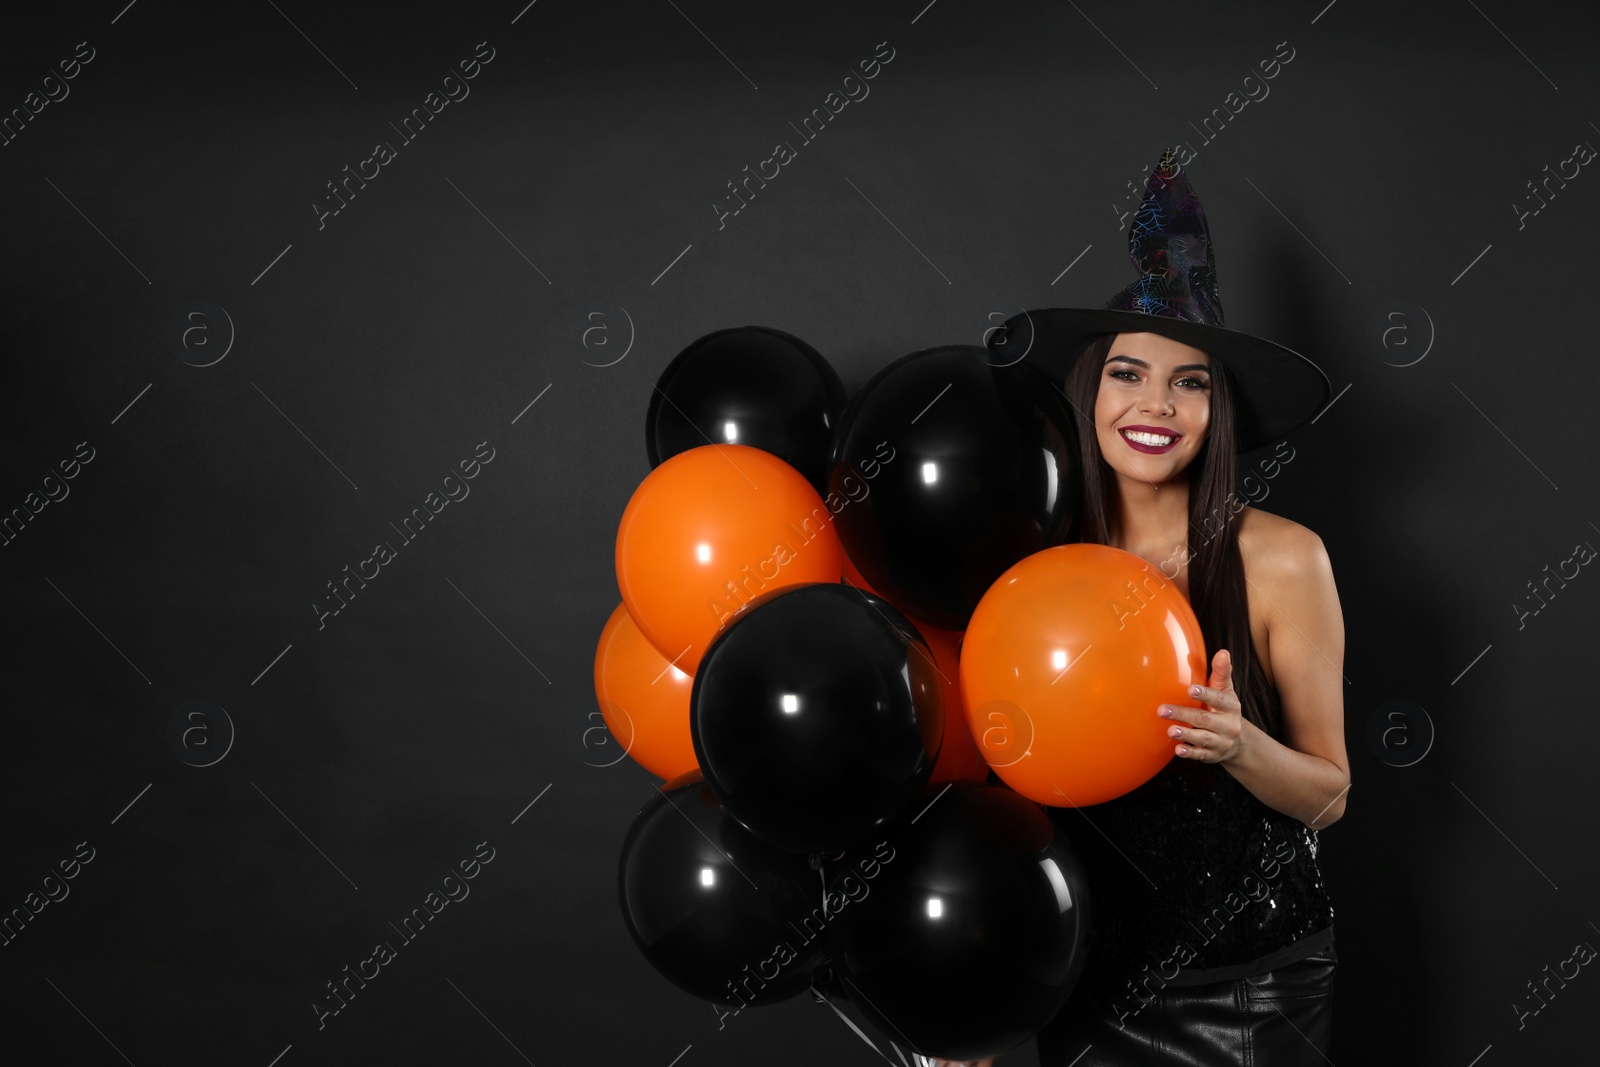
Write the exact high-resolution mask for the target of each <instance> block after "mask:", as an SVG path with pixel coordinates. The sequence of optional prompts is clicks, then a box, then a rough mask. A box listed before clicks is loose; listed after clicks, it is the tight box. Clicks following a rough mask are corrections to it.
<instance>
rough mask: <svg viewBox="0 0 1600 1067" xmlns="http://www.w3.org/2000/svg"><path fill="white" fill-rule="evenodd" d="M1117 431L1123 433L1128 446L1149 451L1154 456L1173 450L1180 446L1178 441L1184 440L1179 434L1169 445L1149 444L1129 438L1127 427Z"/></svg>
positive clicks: (1138, 450) (1137, 450)
mask: <svg viewBox="0 0 1600 1067" xmlns="http://www.w3.org/2000/svg"><path fill="white" fill-rule="evenodd" d="M1117 432H1118V433H1119V434H1121V435H1122V439H1123V440H1124V441H1127V442H1128V447H1129V448H1131V449H1133V450H1134V451H1136V452H1144V453H1147V454H1149V455H1152V456H1159V455H1163V454H1165V453H1167V452H1171V451H1172V450H1173V449H1174V448H1177V447H1178V442H1179V441H1182V440H1183V438H1182V437H1181V436H1179V437H1175V438H1173V441H1172V443H1171V444H1169V445H1147V444H1145V443H1144V442H1142V441H1135V440H1132V439H1131V438H1129V437H1128V431H1127V430H1125V429H1123V430H1118V431H1117ZM1141 432H1144V431H1141ZM1156 436H1168V437H1170V436H1172V435H1171V434H1165V435H1161V434H1158V435H1156Z"/></svg>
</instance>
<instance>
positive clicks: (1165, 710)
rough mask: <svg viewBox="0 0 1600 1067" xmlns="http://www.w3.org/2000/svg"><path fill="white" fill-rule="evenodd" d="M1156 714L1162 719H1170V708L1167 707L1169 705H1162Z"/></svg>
mask: <svg viewBox="0 0 1600 1067" xmlns="http://www.w3.org/2000/svg"><path fill="white" fill-rule="evenodd" d="M1158 714H1160V716H1161V717H1162V718H1163V719H1170V718H1172V709H1171V708H1169V707H1166V706H1163V707H1162V708H1161V711H1160V712H1159V713H1158Z"/></svg>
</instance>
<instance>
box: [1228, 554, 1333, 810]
mask: <svg viewBox="0 0 1600 1067" xmlns="http://www.w3.org/2000/svg"><path fill="white" fill-rule="evenodd" d="M1263 562H1265V563H1266V564H1267V566H1265V567H1264V568H1262V569H1261V570H1262V573H1261V575H1260V576H1259V577H1260V584H1257V585H1256V588H1255V592H1256V593H1257V594H1258V595H1260V596H1261V597H1262V599H1263V600H1265V601H1266V602H1267V604H1268V606H1269V613H1268V619H1267V635H1268V637H1267V647H1268V648H1270V649H1271V650H1272V673H1273V676H1274V680H1275V681H1276V683H1277V688H1278V695H1279V697H1280V698H1281V701H1282V705H1283V738H1284V739H1283V741H1282V742H1279V741H1277V740H1275V739H1274V738H1273V737H1272V736H1271V735H1269V734H1267V733H1266V732H1265V731H1263V730H1262V729H1261V728H1259V727H1257V726H1256V725H1254V724H1253V723H1251V722H1250V721H1249V720H1245V719H1241V729H1240V738H1239V740H1240V745H1239V748H1238V751H1237V752H1236V754H1235V755H1234V756H1233V757H1232V758H1231V759H1228V760H1226V761H1224V762H1223V766H1224V767H1226V768H1227V769H1228V771H1229V772H1230V773H1231V774H1232V775H1233V776H1234V777H1235V778H1236V779H1238V780H1239V782H1240V784H1242V785H1243V786H1244V787H1245V788H1246V789H1248V790H1250V792H1251V793H1253V794H1255V796H1256V797H1257V798H1258V799H1259V800H1260V801H1261V802H1262V803H1263V804H1266V805H1267V806H1268V807H1270V808H1274V809H1276V810H1278V811H1281V812H1283V813H1284V814H1286V815H1291V816H1293V817H1294V818H1296V819H1299V820H1300V821H1301V822H1303V823H1305V824H1306V825H1307V826H1309V827H1311V828H1312V829H1314V830H1320V829H1322V828H1324V827H1326V826H1329V825H1331V824H1333V823H1335V822H1337V821H1338V820H1339V818H1340V816H1342V815H1343V814H1344V809H1345V799H1346V795H1347V793H1348V792H1349V789H1350V761H1349V757H1348V756H1347V755H1346V753H1345V744H1344V671H1343V667H1344V613H1343V611H1342V610H1341V608H1340V606H1339V591H1338V588H1337V587H1336V586H1335V584H1334V580H1333V565H1332V563H1331V562H1330V561H1329V559H1328V550H1327V547H1326V546H1325V545H1324V544H1323V543H1322V538H1320V537H1318V536H1317V535H1316V534H1315V533H1313V532H1312V531H1310V530H1308V529H1306V528H1305V527H1304V526H1300V525H1298V524H1294V523H1291V524H1289V525H1288V526H1287V528H1286V530H1285V532H1284V534H1283V536H1282V537H1281V539H1279V540H1278V543H1277V544H1276V545H1275V546H1274V551H1272V552H1271V553H1268V554H1267V558H1266V559H1265V560H1264V561H1263Z"/></svg>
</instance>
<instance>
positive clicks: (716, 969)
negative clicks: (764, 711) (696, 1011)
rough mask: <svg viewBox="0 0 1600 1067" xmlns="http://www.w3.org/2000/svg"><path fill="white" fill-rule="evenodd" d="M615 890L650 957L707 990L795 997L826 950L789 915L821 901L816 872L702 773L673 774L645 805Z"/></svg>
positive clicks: (682, 983) (685, 982)
mask: <svg viewBox="0 0 1600 1067" xmlns="http://www.w3.org/2000/svg"><path fill="white" fill-rule="evenodd" d="M617 891H618V894H619V896H620V897H621V901H622V917H623V921H624V923H625V924H626V925H627V927H628V933H630V934H631V935H633V940H634V943H635V944H637V945H638V946H639V950H640V951H641V952H643V953H644V956H645V958H646V959H647V960H649V961H650V964H651V965H652V966H653V967H655V969H656V970H657V971H659V972H660V973H661V974H662V976H663V977H665V978H667V979H668V980H669V981H671V982H672V983H673V984H674V985H676V986H677V987H678V988H680V989H682V990H684V991H685V992H688V993H692V994H693V995H695V996H696V997H700V998H701V999H704V1000H710V1001H715V1002H717V1003H720V1004H726V1005H730V1006H732V1005H740V1006H742V1005H745V1004H771V1003H775V1002H777V1001H780V1000H784V999H786V998H788V997H792V996H794V995H795V994H797V993H800V992H803V991H804V990H806V989H807V988H808V987H809V986H810V985H811V974H810V972H811V970H812V969H813V968H814V967H816V965H817V963H818V962H819V961H820V959H821V958H822V956H823V954H824V951H825V945H824V942H823V941H822V940H820V939H818V940H813V941H811V942H810V943H807V942H805V941H803V940H801V939H800V938H799V937H797V936H796V935H795V933H794V930H795V927H794V925H792V924H797V923H798V924H804V922H805V920H806V918H807V917H809V916H811V915H812V914H813V913H814V912H817V910H818V909H820V907H821V904H822V880H821V878H820V877H819V876H818V874H817V872H816V871H814V870H812V869H811V868H810V866H809V864H808V863H807V860H806V857H804V856H798V855H795V854H794V853H792V852H786V851H784V850H782V849H778V848H774V847H773V846H771V845H768V844H767V843H765V842H764V841H761V840H760V839H758V838H757V837H755V835H753V834H751V833H750V831H748V830H746V829H745V828H744V827H743V826H741V825H739V823H738V822H737V821H735V820H734V819H733V818H732V817H731V816H729V815H728V813H727V811H726V810H724V809H723V807H722V805H721V804H720V803H718V802H717V798H716V797H715V796H714V795H713V794H712V792H711V790H710V789H709V788H708V787H707V786H706V785H705V783H704V782H703V781H702V780H701V777H700V775H699V774H698V773H694V772H691V773H690V774H686V775H683V776H681V777H679V778H675V779H673V780H672V781H670V782H668V783H667V784H666V785H665V786H663V787H662V788H661V790H660V791H659V792H657V793H656V794H655V795H654V796H652V797H651V798H650V799H649V800H648V801H646V802H645V805H644V807H643V808H642V809H640V811H639V814H638V815H637V816H636V817H635V818H634V820H633V825H632V826H630V827H629V828H628V836H627V838H626V839H625V840H624V841H623V844H622V855H621V859H620V860H619V862H618V865H617Z"/></svg>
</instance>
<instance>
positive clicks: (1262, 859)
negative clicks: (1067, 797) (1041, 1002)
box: [1046, 693, 1333, 989]
mask: <svg viewBox="0 0 1600 1067" xmlns="http://www.w3.org/2000/svg"><path fill="white" fill-rule="evenodd" d="M1273 701H1274V703H1276V701H1277V694H1276V693H1274V694H1273ZM1277 718H1278V721H1281V716H1280V717H1277ZM1269 721H1272V720H1269ZM1046 810H1047V811H1048V812H1049V814H1050V816H1051V818H1052V819H1054V820H1055V821H1056V823H1057V825H1059V826H1060V827H1061V828H1062V829H1063V830H1064V831H1065V832H1066V833H1067V835H1068V836H1069V837H1070V838H1071V840H1072V843H1073V845H1074V847H1076V848H1077V850H1078V852H1079V855H1080V856H1082V858H1083V860H1084V867H1085V870H1086V872H1087V874H1088V878H1089V894H1090V896H1089V900H1090V907H1091V909H1092V915H1093V931H1092V934H1091V939H1090V943H1089V958H1088V962H1087V965H1086V971H1085V975H1084V980H1085V981H1094V982H1095V983H1096V984H1105V985H1108V986H1110V987H1111V988H1113V989H1121V988H1123V987H1124V986H1125V985H1126V983H1127V982H1128V981H1129V980H1130V979H1138V978H1140V977H1143V978H1145V979H1146V980H1147V981H1148V982H1150V983H1151V987H1152V988H1153V987H1155V986H1159V985H1162V984H1165V985H1178V986H1181V985H1195V984H1200V983H1204V982H1217V981H1224V980H1232V979H1236V978H1243V977H1246V976H1248V975H1254V974H1263V973H1265V972H1266V971H1270V970H1272V969H1274V968H1276V967H1279V966H1282V965H1283V964H1285V963H1288V962H1290V961H1291V960H1296V959H1303V958H1305V957H1306V956H1309V955H1312V954H1313V953H1314V952H1316V951H1317V950H1319V949H1322V948H1325V947H1327V946H1328V945H1329V944H1331V943H1332V939H1333V905H1332V903H1331V901H1330V900H1329V898H1328V891H1327V887H1326V886H1325V885H1324V884H1323V881H1322V871H1321V869H1320V868H1319V867H1318V864H1317V831H1315V830H1312V829H1310V828H1308V827H1307V826H1306V825H1305V823H1303V822H1301V821H1300V820H1298V819H1296V818H1293V817H1292V816H1289V815H1285V814H1283V813H1282V812H1279V811H1277V810H1275V809H1273V808H1269V807H1268V806H1267V805H1265V804H1263V803H1262V802H1261V801H1260V800H1258V799H1256V796H1255V794H1253V793H1251V792H1250V791H1249V790H1248V789H1246V788H1245V787H1244V786H1243V785H1241V784H1240V783H1239V781H1238V780H1237V779H1235V778H1234V777H1233V775H1232V774H1230V773H1229V772H1228V771H1227V770H1225V769H1224V768H1223V767H1222V766H1221V765H1219V764H1215V763H1200V762H1197V761H1195V760H1189V759H1184V758H1182V757H1181V756H1174V757H1173V758H1172V760H1171V761H1170V762H1169V763H1168V764H1167V765H1166V766H1165V767H1163V768H1162V770H1161V771H1160V773H1158V774H1157V775H1156V776H1155V777H1154V778H1152V779H1150V780H1149V781H1148V782H1146V783H1145V784H1144V785H1142V786H1140V787H1139V788H1137V789H1135V790H1133V791H1132V792H1131V793H1127V794H1124V795H1123V796H1120V797H1117V798H1115V799H1113V800H1109V801H1107V802H1105V803H1103V804H1095V805H1091V806H1089V807H1087V808H1049V809H1046ZM1146 967H1148V968H1149V971H1150V974H1153V975H1159V979H1151V977H1150V975H1149V974H1146V973H1145V968H1146ZM1174 972H1176V973H1174Z"/></svg>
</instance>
